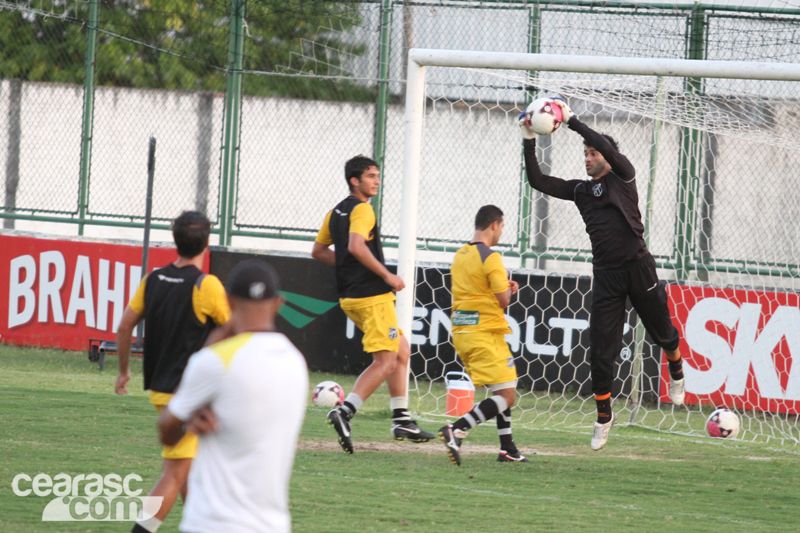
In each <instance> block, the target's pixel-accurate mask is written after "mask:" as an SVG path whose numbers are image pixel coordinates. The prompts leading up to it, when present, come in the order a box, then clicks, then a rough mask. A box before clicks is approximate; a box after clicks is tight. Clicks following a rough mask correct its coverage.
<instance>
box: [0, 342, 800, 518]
mask: <svg viewBox="0 0 800 533" xmlns="http://www.w3.org/2000/svg"><path fill="white" fill-rule="evenodd" d="M132 371H133V374H134V376H133V378H132V380H131V384H130V385H129V391H130V394H129V395H128V396H125V397H120V396H116V395H115V394H114V393H113V382H114V379H115V377H116V359H115V358H114V357H113V356H112V357H109V360H108V361H107V367H106V370H105V371H104V372H99V371H98V370H97V366H96V365H93V364H91V363H89V362H88V360H87V358H86V354H85V353H75V352H61V351H56V350H42V349H33V348H16V347H10V346H0V399H2V405H3V408H2V425H3V431H2V433H0V454H2V458H3V460H2V462H0V477H1V478H2V483H1V484H0V509H2V510H3V511H2V513H0V530H2V531H15V532H34V531H36V532H38V531H82V532H94V531H98V532H99V531H127V530H128V529H129V527H130V524H127V523H114V522H55V523H54V522H50V523H43V522H41V514H42V510H43V509H44V506H45V505H46V503H47V502H48V501H49V500H50V499H51V498H39V497H36V496H34V495H30V496H28V497H24V498H23V497H18V496H16V495H14V493H13V492H12V490H11V480H12V479H13V477H14V476H15V475H16V474H18V473H21V472H24V473H27V474H29V475H31V476H33V475H35V474H37V473H39V472H44V473H47V474H49V475H51V476H54V475H55V474H57V473H60V472H65V473H68V474H70V475H73V476H74V475H77V474H89V473H93V472H96V473H99V474H101V475H105V474H108V473H117V474H120V475H122V476H124V475H126V474H128V473H131V472H133V473H136V474H139V475H140V476H141V477H142V478H143V479H144V481H143V482H142V483H140V484H137V485H136V486H140V487H141V488H143V489H144V491H145V492H147V491H148V490H149V489H150V488H151V487H152V485H153V484H154V483H155V481H156V479H157V477H158V475H159V473H160V463H161V458H160V455H159V447H158V445H157V444H156V438H155V412H154V409H153V408H152V406H150V405H149V404H148V401H147V395H146V394H145V393H144V391H142V390H141V360H140V359H139V358H134V360H133V364H132ZM325 379H334V380H336V381H337V382H339V383H340V384H341V385H342V386H344V388H345V390H350V389H351V387H352V385H353V381H354V378H353V377H351V376H330V375H323V374H313V375H312V376H311V386H312V387H313V385H315V384H316V383H317V382H319V381H323V380H325ZM265 385H267V386H268V385H269V384H268V383H267V384H265ZM309 392H310V391H309ZM309 396H310V394H309ZM387 407H388V394H387V392H386V389H385V387H382V388H381V389H379V391H378V392H377V393H376V395H375V396H373V397H372V398H370V400H369V401H368V402H367V403H366V404H365V405H364V407H363V408H362V410H361V411H359V413H358V415H357V416H356V418H355V419H354V426H353V440H354V442H355V446H356V453H355V454H354V455H352V456H351V455H347V454H345V453H343V452H342V451H341V450H340V449H339V447H338V445H336V444H335V435H334V431H333V430H332V429H331V428H330V427H329V426H328V425H327V424H326V421H325V413H326V411H327V410H326V409H320V408H316V407H313V406H309V408H308V411H307V414H306V420H305V423H304V426H303V431H302V434H301V442H300V449H299V450H298V453H297V458H296V461H295V467H294V474H293V476H292V482H291V512H292V517H293V526H294V530H295V531H314V532H320V531H357V532H370V531H379V532H382V533H383V532H389V531H508V532H514V531H530V530H538V531H542V530H546V529H552V530H555V531H582V530H586V529H603V530H611V531H654V530H662V531H720V530H726V529H731V528H735V529H747V530H750V531H794V530H796V527H797V524H798V523H799V522H800V507H798V506H797V488H796V480H797V478H798V474H800V450H799V449H797V448H795V447H794V446H790V445H787V446H783V447H782V446H776V445H765V444H761V443H745V442H737V441H732V442H728V441H721V440H716V439H713V440H712V439H703V438H690V437H684V436H678V435H672V434H668V433H658V432H654V431H651V430H646V429H642V428H639V427H631V426H628V427H619V428H614V429H613V430H612V433H611V437H610V439H609V444H608V446H607V447H606V448H605V449H604V450H602V451H600V452H592V451H591V450H590V448H589V438H590V432H591V429H590V428H588V427H587V428H584V429H580V430H572V429H570V430H558V429H547V428H536V429H516V430H515V440H516V441H517V444H518V446H519V447H520V449H521V450H522V451H523V453H525V454H526V455H528V457H529V459H530V460H531V462H530V463H528V464H506V463H497V462H496V461H495V459H496V454H497V435H496V431H495V428H494V427H493V426H491V425H490V426H486V427H479V428H477V429H475V430H473V431H472V433H471V434H470V436H469V438H468V439H467V440H466V441H465V446H464V448H463V450H464V455H463V464H462V466H461V468H457V467H454V466H453V465H452V464H450V462H449V460H448V459H447V457H446V455H445V452H444V447H443V446H442V444H441V443H440V442H438V441H435V442H431V443H426V444H413V443H406V442H403V443H394V442H393V441H391V438H390V436H389V426H390V422H389V411H388V408H387ZM419 407H420V410H421V411H426V410H428V411H430V410H432V409H431V408H430V406H424V405H423V406H419ZM443 420H444V419H435V420H420V421H419V422H420V425H422V426H423V427H424V428H425V429H428V430H430V431H435V430H436V429H437V428H438V427H439V426H441V425H442V423H443ZM180 512H181V505H180V503H178V504H177V505H176V507H175V508H173V511H172V513H171V514H170V516H169V517H168V518H167V520H166V521H165V523H164V525H163V526H162V528H161V529H160V530H159V531H163V532H171V531H177V527H178V523H179V521H180Z"/></svg>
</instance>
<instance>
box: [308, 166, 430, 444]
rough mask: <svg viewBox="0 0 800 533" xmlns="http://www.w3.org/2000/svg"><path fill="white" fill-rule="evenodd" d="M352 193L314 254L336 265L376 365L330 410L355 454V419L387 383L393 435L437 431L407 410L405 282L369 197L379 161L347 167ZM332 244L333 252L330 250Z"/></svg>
mask: <svg viewBox="0 0 800 533" xmlns="http://www.w3.org/2000/svg"><path fill="white" fill-rule="evenodd" d="M344 172H345V180H346V181H347V186H348V187H349V188H350V195H349V196H348V197H347V198H345V199H344V200H342V201H341V202H339V203H338V204H337V205H336V207H334V208H333V209H332V210H331V211H330V212H328V214H327V215H326V216H325V221H324V222H323V224H322V227H321V228H320V230H319V234H318V235H317V238H316V241H315V242H314V248H313V250H312V251H311V256H312V257H313V258H314V259H318V260H320V261H322V262H323V263H327V264H328V265H331V266H333V267H336V290H337V292H338V294H339V304H340V305H341V307H342V310H343V311H344V312H345V314H346V315H347V316H348V318H350V319H351V320H352V321H353V322H354V323H355V325H356V327H358V329H360V330H361V331H362V332H363V333H364V339H363V345H364V351H365V352H367V353H369V354H372V364H371V365H370V366H369V367H367V369H366V370H364V372H362V373H361V375H360V376H358V379H357V380H356V383H355V385H354V386H353V391H352V392H351V393H350V394H348V395H347V398H345V401H344V403H343V404H342V405H341V406H340V407H337V408H336V409H333V410H332V411H331V412H329V413H328V421H329V422H330V424H331V425H332V426H333V427H334V429H336V432H337V433H338V435H339V444H340V445H341V446H342V449H343V450H344V451H346V452H348V453H353V441H352V440H351V438H350V419H351V418H352V417H353V415H355V413H356V411H357V410H358V408H359V407H361V404H362V403H363V402H364V401H365V400H366V399H367V398H369V397H370V396H371V395H372V393H373V392H375V390H376V389H377V388H378V386H379V385H380V384H381V383H383V382H384V381H386V384H387V385H388V387H389V394H390V396H391V398H390V400H389V402H390V406H391V409H392V422H393V423H392V428H391V433H392V436H394V438H395V439H397V440H404V439H408V440H411V441H413V442H425V441H429V440H431V439H433V438H434V437H435V435H434V434H433V433H429V432H427V431H423V430H422V429H420V428H419V426H417V424H416V422H414V421H413V420H411V415H410V414H409V412H408V358H409V356H410V349H409V345H408V341H407V340H406V338H405V336H404V335H403V332H402V331H400V329H399V328H398V325H397V315H396V314H395V308H394V301H395V295H394V293H395V292H396V291H400V290H402V289H403V288H404V287H405V284H404V283H403V280H402V279H401V278H400V277H399V276H396V275H395V274H392V273H391V272H389V270H388V269H387V268H386V265H385V264H384V260H383V248H382V247H381V237H380V231H379V229H378V224H377V221H376V220H375V211H373V209H372V206H371V205H370V204H369V199H370V198H372V197H373V196H375V195H377V194H378V188H379V186H380V170H379V169H378V164H377V163H376V162H375V161H373V160H372V159H370V158H368V157H364V156H356V157H354V158H352V159H350V160H349V161H348V162H347V163H346V164H345V167H344ZM331 245H333V250H331V248H330V247H331Z"/></svg>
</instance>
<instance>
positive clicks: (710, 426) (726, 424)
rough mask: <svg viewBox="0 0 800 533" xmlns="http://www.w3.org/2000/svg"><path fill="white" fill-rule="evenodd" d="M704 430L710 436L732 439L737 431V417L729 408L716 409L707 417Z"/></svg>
mask: <svg viewBox="0 0 800 533" xmlns="http://www.w3.org/2000/svg"><path fill="white" fill-rule="evenodd" d="M706 431H707V432H708V434H709V436H711V437H721V438H723V439H733V438H735V437H736V435H737V434H738V433H739V417H738V416H736V413H734V412H733V411H731V410H730V409H717V410H716V411H714V412H713V413H711V415H710V416H709V417H708V421H707V422H706Z"/></svg>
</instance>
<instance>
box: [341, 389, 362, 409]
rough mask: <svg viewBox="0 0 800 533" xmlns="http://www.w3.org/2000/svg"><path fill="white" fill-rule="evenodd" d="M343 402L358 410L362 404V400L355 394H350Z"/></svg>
mask: <svg viewBox="0 0 800 533" xmlns="http://www.w3.org/2000/svg"><path fill="white" fill-rule="evenodd" d="M344 401H346V402H349V403H350V404H351V405H352V406H353V407H355V408H356V409H360V408H361V405H362V404H363V403H364V400H362V399H361V398H359V396H358V394H356V393H355V392H351V393H350V394H348V395H347V398H345V399H344Z"/></svg>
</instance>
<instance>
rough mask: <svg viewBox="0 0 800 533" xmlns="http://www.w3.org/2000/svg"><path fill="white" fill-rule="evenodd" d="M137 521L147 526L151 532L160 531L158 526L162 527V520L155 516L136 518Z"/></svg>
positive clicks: (144, 526)
mask: <svg viewBox="0 0 800 533" xmlns="http://www.w3.org/2000/svg"><path fill="white" fill-rule="evenodd" d="M139 515H140V516H141V513H139ZM136 523H137V524H139V525H140V526H142V527H143V528H145V529H146V530H147V531H149V532H150V533H156V531H158V528H160V527H161V520H159V519H158V518H156V517H155V516H152V517H150V518H148V519H146V520H142V519H141V518H139V519H137V520H136Z"/></svg>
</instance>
